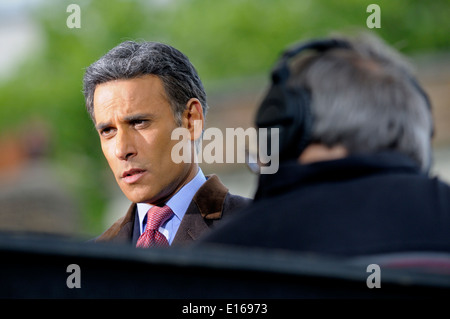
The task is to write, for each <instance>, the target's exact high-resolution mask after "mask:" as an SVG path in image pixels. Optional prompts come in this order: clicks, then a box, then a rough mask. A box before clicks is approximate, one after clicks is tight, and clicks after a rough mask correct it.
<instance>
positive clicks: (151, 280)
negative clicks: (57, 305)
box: [0, 234, 450, 300]
mask: <svg viewBox="0 0 450 319" xmlns="http://www.w3.org/2000/svg"><path fill="white" fill-rule="evenodd" d="M0 256H1V261H2V262H1V272H0V282H1V286H0V298H160V299H188V300H192V299H216V298H221V299H230V300H231V299H241V298H245V299H271V298H410V297H414V298H415V297H420V298H422V297H425V298H435V297H449V296H450V266H449V265H450V256H449V255H440V256H439V259H436V260H435V262H434V261H433V260H429V259H428V260H426V259H427V258H430V257H429V255H426V254H425V255H424V260H423V261H422V263H420V262H419V263H418V264H424V262H425V263H427V264H429V265H431V264H437V265H438V266H439V267H438V270H437V271H435V270H432V269H431V268H430V269H421V270H418V269H414V268H412V267H411V264H410V263H409V266H406V268H405V265H407V264H408V263H402V262H401V261H399V262H396V263H391V264H392V265H393V264H396V265H397V266H398V267H403V268H401V269H398V268H397V269H394V268H392V267H385V266H383V263H384V262H385V261H386V258H385V257H384V258H383V257H377V256H373V257H364V258H346V259H344V258H341V259H330V258H325V257H321V256H317V255H311V254H309V255H302V254H293V253H288V252H283V251H277V250H259V249H251V250H250V249H231V248H228V247H207V248H197V249H188V248H170V249H148V250H144V249H135V248H130V246H122V245H112V244H105V245H102V244H100V245H99V244H95V245H94V244H86V243H79V242H73V241H69V240H60V239H56V240H55V238H45V237H35V236H31V237H30V236H17V235H11V234H2V235H0ZM377 261H379V262H380V267H381V268H380V269H381V273H380V284H381V287H380V288H369V287H368V285H367V279H368V277H369V276H370V275H371V272H370V271H369V272H368V271H367V267H368V265H369V264H371V263H375V264H376V263H377ZM382 262H383V263H382ZM73 264H75V265H77V266H78V267H79V278H78V279H79V284H80V288H75V287H74V288H69V287H68V284H67V283H68V282H69V281H71V280H72V279H71V278H69V277H70V276H72V275H74V274H75V273H74V272H73V269H74V268H73V267H72V268H70V269H69V270H68V266H69V265H73ZM402 265H403V266H402ZM154 287H157V288H156V289H153V288H154Z"/></svg>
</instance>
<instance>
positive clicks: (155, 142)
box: [84, 41, 249, 248]
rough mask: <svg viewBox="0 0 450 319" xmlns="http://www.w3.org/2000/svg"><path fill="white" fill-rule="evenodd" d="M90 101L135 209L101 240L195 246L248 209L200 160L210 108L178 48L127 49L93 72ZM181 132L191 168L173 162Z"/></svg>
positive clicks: (126, 45)
mask: <svg viewBox="0 0 450 319" xmlns="http://www.w3.org/2000/svg"><path fill="white" fill-rule="evenodd" d="M84 95H85V99H86V107H87V110H88V112H89V114H90V116H91V118H92V121H93V122H94V125H95V128H96V130H97V132H98V134H99V137H100V143H101V147H102V151H103V154H104V155H105V157H106V159H107V161H108V164H109V166H110V168H111V170H112V172H113V174H114V177H115V179H116V181H117V183H118V185H119V186H120V188H121V190H122V191H123V193H124V194H125V195H126V196H127V198H128V199H129V200H130V201H131V202H132V204H131V206H130V208H129V210H128V212H127V213H126V215H125V216H124V217H122V218H120V219H119V220H118V221H117V222H116V223H114V224H113V225H112V226H111V227H110V228H109V229H107V230H106V231H105V232H104V233H103V234H102V235H100V236H99V237H97V238H96V239H95V241H97V242H100V241H113V242H129V243H132V244H133V245H136V246H137V247H142V248H148V247H155V246H169V245H183V244H188V243H190V242H192V241H193V240H196V239H197V238H198V237H199V236H200V235H201V234H203V233H204V232H206V231H208V230H209V229H210V228H211V227H213V226H215V225H216V224H217V223H220V222H221V220H223V219H224V218H226V217H227V216H229V215H232V214H233V213H234V212H236V211H238V210H239V209H240V208H242V207H244V206H245V205H246V204H247V203H248V202H249V199H246V198H243V197H240V196H237V195H232V194H230V193H229V192H228V189H227V188H226V187H225V186H224V185H223V184H222V183H221V182H220V180H219V178H218V177H217V176H216V175H211V176H204V174H203V172H202V170H201V169H200V167H199V166H198V164H197V162H196V161H195V160H194V157H195V144H196V141H198V140H199V139H201V134H202V131H203V125H204V118H205V115H206V111H207V108H208V105H207V102H206V94H205V91H204V88H203V85H202V82H201V80H200V78H199V76H198V74H197V71H196V70H195V68H194V66H193V65H192V64H191V63H190V61H189V60H188V58H187V57H186V56H185V55H184V54H183V53H181V52H180V51H178V50H177V49H175V48H173V47H171V46H169V45H165V44H162V43H157V42H143V43H137V42H133V41H126V42H123V43H121V44H119V45H118V46H116V47H115V48H113V49H111V50H110V51H109V52H108V53H107V54H106V55H104V56H103V57H101V58H100V59H99V60H98V61H96V62H95V63H93V64H92V65H91V66H89V67H88V68H87V70H86V73H85V76H84ZM179 127H182V128H184V129H185V132H187V135H188V136H187V138H185V139H183V141H182V143H186V145H185V146H186V149H189V150H190V154H191V155H192V160H191V161H184V162H181V163H180V162H176V161H174V160H173V159H172V149H173V147H174V145H175V144H179V143H180V142H178V141H177V140H172V132H173V131H174V130H175V129H176V128H179Z"/></svg>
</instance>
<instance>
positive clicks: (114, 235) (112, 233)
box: [95, 204, 139, 242]
mask: <svg viewBox="0 0 450 319" xmlns="http://www.w3.org/2000/svg"><path fill="white" fill-rule="evenodd" d="M135 210H136V204H132V205H131V206H130V208H129V209H128V211H127V213H126V215H125V216H124V217H122V218H120V219H119V220H117V221H116V222H115V223H114V224H113V225H112V226H111V227H110V228H108V229H107V230H106V231H105V232H104V233H103V234H101V235H100V236H99V237H97V239H96V240H95V241H96V242H106V241H108V242H129V241H130V239H131V237H132V234H133V232H134V229H135V228H136V227H134V223H135V216H136V213H135ZM137 219H138V218H137ZM138 220H139V219H138ZM137 230H138V231H139V228H138V229H137Z"/></svg>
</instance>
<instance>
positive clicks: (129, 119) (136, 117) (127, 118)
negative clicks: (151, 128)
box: [95, 113, 155, 131]
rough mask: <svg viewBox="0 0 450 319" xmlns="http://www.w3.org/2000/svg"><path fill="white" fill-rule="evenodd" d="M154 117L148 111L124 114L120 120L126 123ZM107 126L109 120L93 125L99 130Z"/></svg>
mask: <svg viewBox="0 0 450 319" xmlns="http://www.w3.org/2000/svg"><path fill="white" fill-rule="evenodd" d="M154 118H155V116H154V115H152V114H150V113H138V114H132V115H128V116H125V117H124V118H123V120H122V121H123V122H126V123H132V122H134V121H141V120H153V119H154ZM109 126H111V122H105V123H98V124H97V125H95V128H96V129H97V131H101V130H103V129H105V128H107V127H109Z"/></svg>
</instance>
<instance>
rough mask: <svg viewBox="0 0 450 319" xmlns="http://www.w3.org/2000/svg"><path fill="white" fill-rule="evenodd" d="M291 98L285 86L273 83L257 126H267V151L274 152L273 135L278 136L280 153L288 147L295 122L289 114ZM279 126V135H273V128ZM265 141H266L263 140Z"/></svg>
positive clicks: (262, 107) (262, 105)
mask: <svg viewBox="0 0 450 319" xmlns="http://www.w3.org/2000/svg"><path fill="white" fill-rule="evenodd" d="M288 104H289V99H288V97H287V96H286V92H284V90H283V88H282V87H281V86H279V85H272V86H271V88H270V89H269V92H268V93H267V95H266V97H265V99H264V100H263V102H262V103H261V106H260V108H259V110H258V113H257V115H256V121H255V122H256V126H257V127H258V128H267V129H268V132H267V141H265V142H266V145H267V153H268V154H273V151H274V150H272V149H271V146H272V139H271V138H272V137H275V138H278V147H279V151H278V152H279V154H284V153H285V151H286V148H287V144H288V143H287V140H288V137H289V135H290V134H289V132H288V131H289V129H290V127H291V126H292V124H293V118H292V117H290V116H289V111H288V110H287V109H288V107H289V105H288ZM274 128H278V130H279V131H278V132H279V134H278V136H275V135H273V134H274V131H273V130H272V129H274ZM263 143H264V141H263Z"/></svg>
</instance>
